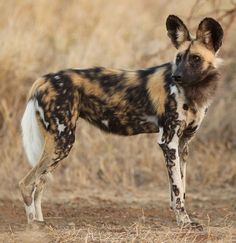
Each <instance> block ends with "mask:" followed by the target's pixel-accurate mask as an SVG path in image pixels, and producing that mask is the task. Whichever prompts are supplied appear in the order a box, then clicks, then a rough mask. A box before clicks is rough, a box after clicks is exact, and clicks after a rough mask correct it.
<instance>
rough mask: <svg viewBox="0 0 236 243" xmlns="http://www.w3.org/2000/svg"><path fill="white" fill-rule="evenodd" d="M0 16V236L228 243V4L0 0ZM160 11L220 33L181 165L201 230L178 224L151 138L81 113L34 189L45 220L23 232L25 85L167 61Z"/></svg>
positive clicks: (232, 104) (234, 196)
mask: <svg viewBox="0 0 236 243" xmlns="http://www.w3.org/2000/svg"><path fill="white" fill-rule="evenodd" d="M0 13H1V14H0V242H233V240H235V241H236V189H235V188H236V125H235V124H236V50H235V44H236V35H235V33H236V2H235V1H230V0H222V1H221V0H208V1H203V0H197V1H193V0H190V1H183V0H179V1H174V0H172V1H165V0H120V1H115V0H114V1H111V0H110V1H109V0H94V1H88V0H54V1H48V0H37V1H33V0H19V1H17V0H8V1H4V0H0ZM169 14H175V15H178V16H180V17H181V18H183V19H184V20H185V21H186V23H187V25H188V26H189V28H190V29H191V30H192V31H195V30H196V27H197V24H198V23H199V21H200V20H201V19H202V18H203V17H205V16H211V17H214V18H216V19H218V20H219V21H220V22H221V23H222V26H223V27H224V29H225V38H224V43H223V47H222V49H221V52H220V55H221V56H222V58H223V59H224V65H223V67H222V68H221V69H222V79H221V82H220V87H219V91H218V94H217V96H216V98H215V100H214V102H213V104H212V106H211V108H210V110H209V112H208V115H207V117H206V119H205V121H204V122H203V124H202V127H201V129H200V131H199V133H198V134H197V136H196V138H195V139H194V141H193V142H192V144H191V147H190V157H189V162H188V172H187V200H186V206H187V209H188V211H189V213H190V215H191V216H192V217H193V218H197V219H198V220H199V221H200V222H201V223H202V224H203V225H204V230H203V231H202V232H197V231H191V230H183V229H179V228H177V226H176V223H175V218H174V214H173V213H172V212H171V211H170V210H169V208H168V206H169V202H168V185H167V175H166V168H165V164H164V159H163V155H162V153H161V150H160V149H159V148H158V145H157V143H156V137H155V135H139V136H134V137H128V138H127V137H119V136H113V135H107V134H104V133H102V132H101V131H99V130H98V129H96V128H93V127H91V126H90V125H88V124H87V123H85V122H84V121H82V120H80V121H79V123H78V126H77V141H76V143H75V146H74V147H73V149H72V152H71V154H70V155H69V157H68V158H67V159H66V160H64V161H63V162H62V163H61V165H60V166H59V167H58V168H57V170H56V171H55V173H54V179H53V181H52V182H51V183H50V184H49V185H48V186H47V189H46V192H45V195H44V199H43V211H44V214H45V218H46V220H47V221H48V222H49V223H50V225H49V226H48V227H47V228H46V229H44V230H41V231H33V230H29V229H27V227H26V218H25V213H24V208H23V204H22V202H21V198H20V193H19V189H18V181H19V180H20V179H21V178H22V177H23V176H24V175H25V174H26V172H27V171H28V170H29V169H30V167H29V165H28V163H27V160H26V157H25V154H24V152H23V149H22V143H21V137H20V119H21V116H22V114H23V111H24V107H25V102H26V96H27V92H28V91H29V88H30V86H31V85H32V83H33V82H34V80H35V79H36V78H37V77H39V76H40V75H43V74H45V73H48V72H53V71H57V70H59V69H65V68H68V67H80V68H85V67H91V66H98V65H99V66H106V67H114V68H122V69H138V68H145V67H149V66H152V65H158V64H161V63H163V62H167V61H170V60H171V59H172V58H173V55H174V52H175V49H174V47H172V46H171V44H170V41H169V39H168V37H167V35H166V30H165V20H166V17H167V16H168V15H169ZM193 33H194V32H193Z"/></svg>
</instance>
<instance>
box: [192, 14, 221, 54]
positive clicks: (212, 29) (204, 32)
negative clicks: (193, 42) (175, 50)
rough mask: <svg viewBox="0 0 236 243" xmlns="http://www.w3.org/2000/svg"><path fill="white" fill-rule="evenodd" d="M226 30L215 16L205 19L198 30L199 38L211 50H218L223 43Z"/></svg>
mask: <svg viewBox="0 0 236 243" xmlns="http://www.w3.org/2000/svg"><path fill="white" fill-rule="evenodd" d="M223 35H224V31H223V29H222V27H221V25H220V24H219V23H218V22H217V21H216V20H214V19H213V18H205V19H203V20H202V21H201V22H200V24H199V26H198V30H197V35H196V37H197V40H200V41H201V42H202V43H203V44H204V45H205V46H206V47H207V48H208V49H209V50H211V51H213V52H217V51H218V50H219V48H220V47H221V45H222V39H223Z"/></svg>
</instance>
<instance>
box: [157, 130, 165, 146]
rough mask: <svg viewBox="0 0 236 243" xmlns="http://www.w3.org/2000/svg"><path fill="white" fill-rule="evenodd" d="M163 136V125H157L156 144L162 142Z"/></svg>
mask: <svg viewBox="0 0 236 243" xmlns="http://www.w3.org/2000/svg"><path fill="white" fill-rule="evenodd" d="M162 137H163V127H159V132H158V133H157V143H158V144H163V143H164V142H163V141H162Z"/></svg>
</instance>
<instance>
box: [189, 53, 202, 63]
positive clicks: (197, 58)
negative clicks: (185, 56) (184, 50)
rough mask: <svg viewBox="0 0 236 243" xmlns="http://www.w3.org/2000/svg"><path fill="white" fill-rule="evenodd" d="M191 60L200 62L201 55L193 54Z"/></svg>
mask: <svg viewBox="0 0 236 243" xmlns="http://www.w3.org/2000/svg"><path fill="white" fill-rule="evenodd" d="M191 61H192V62H193V63H195V64H198V63H200V61H201V57H200V56H198V55H193V56H192V57H191Z"/></svg>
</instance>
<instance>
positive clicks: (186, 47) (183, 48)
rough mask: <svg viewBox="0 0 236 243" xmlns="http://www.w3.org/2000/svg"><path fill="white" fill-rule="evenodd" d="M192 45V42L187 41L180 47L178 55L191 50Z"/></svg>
mask: <svg viewBox="0 0 236 243" xmlns="http://www.w3.org/2000/svg"><path fill="white" fill-rule="evenodd" d="M190 44H191V41H185V42H184V43H183V44H181V45H180V47H179V48H178V52H177V53H179V52H183V51H186V50H187V49H188V48H189V46H190Z"/></svg>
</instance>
